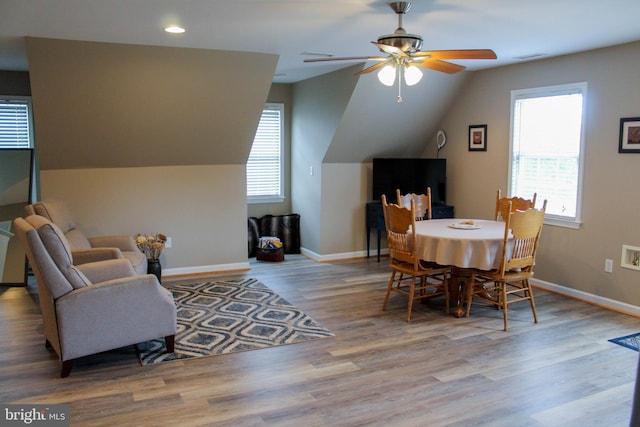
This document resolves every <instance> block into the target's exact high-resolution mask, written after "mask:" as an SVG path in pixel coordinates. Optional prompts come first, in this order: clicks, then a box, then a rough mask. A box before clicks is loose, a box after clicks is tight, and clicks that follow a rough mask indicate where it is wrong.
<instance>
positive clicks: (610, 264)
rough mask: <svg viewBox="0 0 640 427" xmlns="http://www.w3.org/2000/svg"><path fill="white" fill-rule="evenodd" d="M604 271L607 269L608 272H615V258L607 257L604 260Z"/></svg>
mask: <svg viewBox="0 0 640 427" xmlns="http://www.w3.org/2000/svg"><path fill="white" fill-rule="evenodd" d="M604 271H606V272H607V273H611V272H613V260H612V259H605V260H604Z"/></svg>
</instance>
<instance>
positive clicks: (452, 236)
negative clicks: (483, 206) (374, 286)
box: [415, 218, 512, 317]
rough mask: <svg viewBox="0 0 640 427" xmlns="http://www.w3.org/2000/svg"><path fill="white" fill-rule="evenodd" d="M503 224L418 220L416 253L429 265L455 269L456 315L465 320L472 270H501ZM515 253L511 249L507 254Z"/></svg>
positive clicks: (452, 290)
mask: <svg viewBox="0 0 640 427" xmlns="http://www.w3.org/2000/svg"><path fill="white" fill-rule="evenodd" d="M504 227H505V223H504V222H502V221H493V220H485V219H459V218H448V219H432V220H428V221H416V229H415V234H416V248H415V254H416V256H418V257H419V258H420V259H421V260H424V261H426V262H435V263H437V264H440V265H448V266H451V278H450V280H449V290H450V298H451V300H452V301H453V304H452V306H453V314H454V315H455V316H456V317H462V316H463V314H464V309H463V307H462V305H463V303H464V301H463V299H464V289H466V288H465V287H466V286H472V284H471V283H469V281H470V280H471V279H472V269H480V270H492V269H497V268H499V267H500V263H501V261H502V248H503V244H504ZM511 250H512V248H511V247H507V253H509V252H510V251H511Z"/></svg>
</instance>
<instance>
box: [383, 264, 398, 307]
mask: <svg viewBox="0 0 640 427" xmlns="http://www.w3.org/2000/svg"><path fill="white" fill-rule="evenodd" d="M395 278H396V272H395V270H394V271H392V272H391V277H390V278H389V285H388V286H387V295H386V296H385V297H384V302H383V303H382V311H385V310H386V309H387V301H389V295H391V288H392V287H393V281H394V279H395Z"/></svg>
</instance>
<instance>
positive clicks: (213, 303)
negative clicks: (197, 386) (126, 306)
mask: <svg viewBox="0 0 640 427" xmlns="http://www.w3.org/2000/svg"><path fill="white" fill-rule="evenodd" d="M165 287H166V288H167V289H169V290H170V291H171V292H172V293H173V297H174V300H175V301H176V305H177V313H178V331H177V334H176V340H175V352H174V353H167V352H166V345H165V342H164V339H159V340H152V341H147V342H144V343H140V344H138V345H137V350H138V355H139V357H140V363H142V364H143V365H149V364H152V363H160V362H169V361H173V360H183V359H188V358H193V357H206V356H213V355H217V354H226V353H234V352H239V351H247V350H257V349H261V348H267V347H275V346H280V345H285V344H295V343H301V342H305V341H311V340H315V339H319V338H326V337H331V336H334V335H333V333H331V331H329V330H328V329H326V328H325V327H324V326H322V325H321V324H319V323H318V322H316V321H314V320H313V319H312V318H311V317H309V316H307V315H306V314H304V313H303V312H302V311H300V310H299V309H298V308H296V307H294V306H293V305H291V304H289V303H288V302H287V301H286V300H284V299H283V298H282V297H280V295H278V294H277V293H276V292H274V291H273V290H271V289H269V288H268V287H267V286H265V285H264V284H262V283H260V282H259V281H257V280H256V279H240V280H233V281H225V282H204V283H195V284H193V283H190V284H184V283H183V284H177V283H176V284H167V285H166V286H165Z"/></svg>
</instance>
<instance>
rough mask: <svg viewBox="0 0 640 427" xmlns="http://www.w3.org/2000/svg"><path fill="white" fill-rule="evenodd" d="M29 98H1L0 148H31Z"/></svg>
mask: <svg viewBox="0 0 640 427" xmlns="http://www.w3.org/2000/svg"><path fill="white" fill-rule="evenodd" d="M30 108H31V104H30V102H29V99H26V98H25V99H0V148H31V147H33V144H32V143H31V135H32V133H31V111H30Z"/></svg>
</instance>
